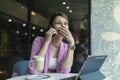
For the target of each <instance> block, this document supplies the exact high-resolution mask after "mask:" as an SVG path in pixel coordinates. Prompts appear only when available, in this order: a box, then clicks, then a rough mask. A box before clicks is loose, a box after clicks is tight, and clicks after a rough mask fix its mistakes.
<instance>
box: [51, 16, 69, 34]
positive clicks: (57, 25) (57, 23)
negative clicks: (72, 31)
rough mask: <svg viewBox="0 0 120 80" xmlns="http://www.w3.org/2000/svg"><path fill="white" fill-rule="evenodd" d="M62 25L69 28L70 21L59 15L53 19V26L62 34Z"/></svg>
mask: <svg viewBox="0 0 120 80" xmlns="http://www.w3.org/2000/svg"><path fill="white" fill-rule="evenodd" d="M60 27H64V28H66V29H68V28H69V26H68V21H67V20H66V19H65V18H64V17H62V16H57V17H56V18H55V20H54V21H53V28H55V30H56V31H57V35H59V34H60V33H59V28H60Z"/></svg>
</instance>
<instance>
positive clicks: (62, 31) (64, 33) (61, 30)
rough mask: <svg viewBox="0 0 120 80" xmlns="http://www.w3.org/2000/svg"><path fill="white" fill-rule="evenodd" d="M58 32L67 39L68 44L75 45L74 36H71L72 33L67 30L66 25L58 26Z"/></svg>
mask: <svg viewBox="0 0 120 80" xmlns="http://www.w3.org/2000/svg"><path fill="white" fill-rule="evenodd" d="M59 33H60V34H61V35H62V36H64V37H66V39H67V41H68V43H69V44H70V45H75V42H74V38H73V36H72V34H71V32H70V31H69V29H68V28H66V27H60V28H59Z"/></svg>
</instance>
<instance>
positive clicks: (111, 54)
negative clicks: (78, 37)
mask: <svg viewBox="0 0 120 80" xmlns="http://www.w3.org/2000/svg"><path fill="white" fill-rule="evenodd" d="M91 54H92V55H108V57H107V59H106V61H105V63H104V64H103V66H102V68H101V72H102V73H103V74H105V76H107V77H108V78H109V79H110V80H120V77H119V76H120V0H91Z"/></svg>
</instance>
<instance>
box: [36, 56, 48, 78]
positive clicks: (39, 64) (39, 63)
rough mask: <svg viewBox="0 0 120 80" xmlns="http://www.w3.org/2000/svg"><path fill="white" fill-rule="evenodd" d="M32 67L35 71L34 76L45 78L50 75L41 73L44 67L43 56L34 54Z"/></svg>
mask: <svg viewBox="0 0 120 80" xmlns="http://www.w3.org/2000/svg"><path fill="white" fill-rule="evenodd" d="M34 68H35V70H36V71H37V76H36V78H39V79H45V78H48V77H50V76H49V75H45V74H43V73H42V71H43V69H44V57H43V56H37V55H36V56H34Z"/></svg>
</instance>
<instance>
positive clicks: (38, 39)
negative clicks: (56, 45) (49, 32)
mask: <svg viewBox="0 0 120 80" xmlns="http://www.w3.org/2000/svg"><path fill="white" fill-rule="evenodd" d="M41 41H44V37H41V36H37V37H35V38H34V42H41Z"/></svg>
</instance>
